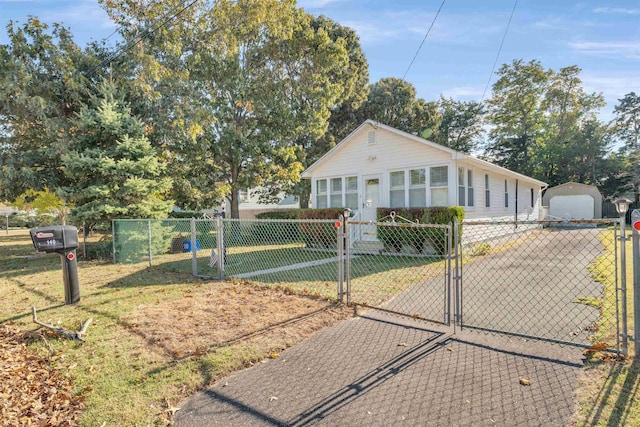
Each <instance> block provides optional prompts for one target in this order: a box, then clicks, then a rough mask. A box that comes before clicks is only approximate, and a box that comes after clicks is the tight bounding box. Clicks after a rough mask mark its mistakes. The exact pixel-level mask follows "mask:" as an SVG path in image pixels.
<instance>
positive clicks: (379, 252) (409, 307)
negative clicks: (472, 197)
mask: <svg viewBox="0 0 640 427" xmlns="http://www.w3.org/2000/svg"><path fill="white" fill-rule="evenodd" d="M451 229H452V227H451V226H450V225H437V224H415V223H401V222H396V221H395V220H394V219H393V218H392V222H376V223H374V222H359V221H346V223H345V228H344V237H345V244H344V248H345V255H346V256H345V268H344V270H345V277H346V279H345V282H346V294H347V303H350V304H356V305H360V306H364V307H371V308H375V309H378V310H383V311H387V312H392V313H396V314H401V315H406V316H411V317H413V318H418V319H424V320H429V321H431V322H436V323H440V324H445V325H449V324H450V317H451V316H450V313H451V257H450V253H451V251H450V248H451V246H452V235H451Z"/></svg>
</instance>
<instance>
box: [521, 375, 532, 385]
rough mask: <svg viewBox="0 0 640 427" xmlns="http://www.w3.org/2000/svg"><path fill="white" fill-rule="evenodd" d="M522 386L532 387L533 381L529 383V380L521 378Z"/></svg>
mask: <svg viewBox="0 0 640 427" xmlns="http://www.w3.org/2000/svg"><path fill="white" fill-rule="evenodd" d="M520 384H522V385H531V381H529V380H528V379H526V378H524V377H522V378H520Z"/></svg>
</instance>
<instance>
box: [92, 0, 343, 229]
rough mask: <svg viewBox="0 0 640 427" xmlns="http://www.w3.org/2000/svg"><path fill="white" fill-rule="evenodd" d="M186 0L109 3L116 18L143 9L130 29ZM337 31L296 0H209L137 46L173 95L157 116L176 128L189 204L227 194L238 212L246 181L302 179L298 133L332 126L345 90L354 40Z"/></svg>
mask: <svg viewBox="0 0 640 427" xmlns="http://www.w3.org/2000/svg"><path fill="white" fill-rule="evenodd" d="M178 3H179V2H169V3H165V2H161V3H154V4H153V5H150V6H149V7H148V8H139V7H136V4H137V2H136V1H132V0H118V1H105V2H104V4H105V6H107V9H108V11H109V12H110V13H111V15H112V16H113V17H114V18H115V19H116V20H117V22H126V21H127V19H128V17H127V15H134V18H135V19H133V20H132V21H131V22H134V24H131V25H129V26H127V27H125V28H127V31H130V32H131V33H134V31H135V29H136V26H137V25H138V24H139V23H147V22H148V23H153V22H155V21H157V18H158V17H161V16H163V15H164V14H165V13H167V12H170V11H171V10H172V9H171V8H172V7H173V6H174V5H176V4H178ZM330 30H331V29H330V28H329V27H327V26H325V25H317V24H316V25H314V20H313V19H312V17H311V16H309V15H307V14H306V13H305V12H304V11H303V10H302V9H298V8H297V7H296V4H295V2H294V1H292V0H238V1H231V0H219V1H215V2H213V1H211V2H209V1H200V2H196V3H195V4H194V5H193V6H191V7H190V8H188V9H186V10H185V13H184V14H181V15H180V16H179V19H175V20H172V21H171V22H168V23H167V24H166V25H165V26H163V27H162V28H160V29H159V30H158V31H155V32H153V33H152V34H151V35H150V38H149V42H148V43H145V48H144V49H140V51H138V52H133V53H134V54H136V55H139V58H140V60H141V61H143V62H144V64H145V68H146V67H149V69H150V70H153V71H154V72H155V73H154V74H152V76H153V79H149V76H146V77H145V76H140V78H142V79H145V78H146V79H147V83H148V84H149V85H150V86H151V87H152V88H153V89H154V90H155V91H156V92H155V93H156V95H154V96H157V94H158V93H159V94H166V95H168V96H170V100H169V99H164V97H163V96H160V97H159V98H158V105H156V108H157V107H158V106H159V107H160V108H157V110H156V111H158V110H159V111H160V114H155V118H154V120H153V123H154V132H155V131H156V130H155V128H160V127H162V126H164V129H163V132H166V134H167V135H168V140H167V141H166V143H167V148H169V149H170V150H171V151H172V154H173V159H174V162H175V166H176V167H175V168H174V171H175V172H176V175H178V185H177V188H178V189H180V192H179V193H178V195H179V196H180V200H179V201H180V204H181V205H182V206H184V207H205V206H207V205H209V206H210V205H212V204H214V203H215V202H216V201H218V200H220V198H221V196H227V197H228V198H229V199H230V201H231V215H232V217H237V216H238V201H239V200H238V194H239V191H240V190H243V189H246V188H251V187H259V186H265V185H266V186H268V187H272V188H287V187H289V186H290V185H291V184H293V183H295V182H296V181H298V180H299V174H300V172H301V170H302V167H303V166H302V163H301V159H302V158H303V151H304V150H303V149H302V147H300V146H299V145H298V144H297V141H299V139H300V137H301V136H302V135H304V136H306V137H309V138H312V139H317V138H319V137H320V136H321V135H323V134H324V132H325V131H326V127H327V120H328V118H329V113H330V109H331V108H333V107H334V106H335V105H336V104H337V103H338V102H339V100H340V97H341V95H342V94H343V93H344V92H345V87H344V86H343V81H342V79H341V78H339V79H336V76H342V77H346V76H348V67H349V61H348V55H347V50H346V43H345V40H344V38H337V39H335V40H334V39H333V38H332V37H331V35H330ZM163 88H170V89H171V90H163ZM150 116H153V114H150ZM167 124H169V125H170V129H168V128H167ZM183 130H186V131H183ZM181 164H182V165H188V166H184V167H181V166H180V165H181ZM196 205H197V206H196Z"/></svg>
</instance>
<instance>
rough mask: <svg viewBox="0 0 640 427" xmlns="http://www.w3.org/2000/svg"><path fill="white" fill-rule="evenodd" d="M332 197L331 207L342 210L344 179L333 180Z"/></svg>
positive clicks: (330, 200) (330, 197) (330, 199)
mask: <svg viewBox="0 0 640 427" xmlns="http://www.w3.org/2000/svg"><path fill="white" fill-rule="evenodd" d="M330 181H331V195H330V196H329V207H331V208H341V207H343V206H342V178H331V180H330Z"/></svg>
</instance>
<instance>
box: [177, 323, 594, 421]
mask: <svg viewBox="0 0 640 427" xmlns="http://www.w3.org/2000/svg"><path fill="white" fill-rule="evenodd" d="M582 366H583V363H582V352H581V350H580V349H576V348H570V347H560V346H556V345H551V344H546V343H541V342H532V341H526V340H521V339H512V338H507V337H503V336H494V335H485V334H482V333H474V332H467V331H463V332H460V331H457V333H454V331H453V329H452V328H444V327H442V328H441V327H435V326H432V325H431V324H428V323H425V322H419V321H415V320H412V319H407V318H400V317H396V316H392V315H388V314H382V313H379V312H376V311H374V310H370V311H367V312H365V313H362V314H361V315H360V316H359V317H355V318H353V319H350V320H346V321H344V322H341V323H339V324H338V325H336V326H334V327H331V328H327V329H324V330H322V331H320V332H319V333H318V334H316V335H314V336H313V337H312V338H311V339H309V340H307V341H305V342H304V343H303V344H301V345H299V346H297V347H295V348H291V349H289V350H287V351H284V352H283V353H282V354H281V355H280V357H278V358H277V359H274V360H268V361H266V362H265V363H262V364H258V365H256V366H254V367H252V368H249V369H247V370H244V371H241V372H239V373H237V374H235V375H232V376H230V377H228V378H225V379H223V380H221V381H219V382H218V383H217V384H215V385H214V386H213V387H211V388H209V389H207V390H206V391H204V392H201V393H198V394H197V395H195V396H193V397H191V398H190V399H188V400H187V401H186V402H183V403H182V404H181V405H178V406H180V407H181V408H182V409H181V410H180V411H178V412H177V413H176V416H175V424H174V425H175V426H179V427H195V426H215V425H220V426H303V425H322V426H391V425H407V426H516V425H517V426H566V425H568V424H569V421H570V418H571V416H572V414H573V412H574V396H573V392H574V388H575V386H576V383H577V382H576V379H577V376H578V374H579V372H580V369H581V368H582ZM521 378H525V379H527V380H529V381H530V385H522V384H521V383H520V379H521Z"/></svg>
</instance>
